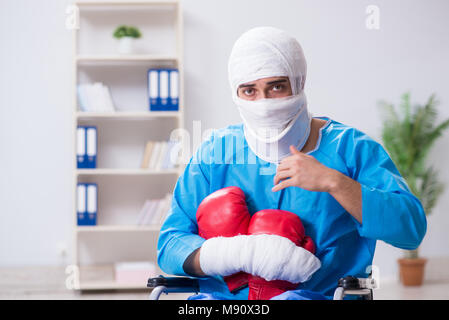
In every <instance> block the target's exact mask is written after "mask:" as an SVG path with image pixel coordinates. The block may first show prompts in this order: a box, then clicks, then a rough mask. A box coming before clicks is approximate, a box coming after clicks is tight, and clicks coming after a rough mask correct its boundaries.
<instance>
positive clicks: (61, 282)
mask: <svg viewBox="0 0 449 320" xmlns="http://www.w3.org/2000/svg"><path fill="white" fill-rule="evenodd" d="M66 279H67V275H66V274H65V268H63V267H27V268H0V299H1V300H5V299H35V300H40V299H52V300H54V299H56V300H67V299H70V300H73V299H76V300H78V299H95V300H104V299H107V300H123V299H126V300H128V299H132V300H145V299H148V294H149V291H146V290H142V291H100V292H99V291H96V292H90V291H87V292H78V291H73V290H69V289H67V288H66V286H65V281H66ZM189 295H190V294H170V295H162V296H161V299H163V300H168V299H170V300H185V299H186V298H187V297H188V296H189ZM374 298H375V299H378V300H395V299H401V300H407V299H423V300H426V299H444V300H448V299H449V282H438V281H428V282H426V283H425V284H424V285H423V286H421V287H403V286H402V285H400V284H399V283H397V282H387V283H385V282H384V283H381V288H380V289H378V290H376V291H374Z"/></svg>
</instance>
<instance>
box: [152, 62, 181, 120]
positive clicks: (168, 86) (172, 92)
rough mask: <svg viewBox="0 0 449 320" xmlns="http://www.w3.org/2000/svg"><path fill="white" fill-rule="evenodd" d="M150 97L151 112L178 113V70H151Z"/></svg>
mask: <svg viewBox="0 0 449 320" xmlns="http://www.w3.org/2000/svg"><path fill="white" fill-rule="evenodd" d="M148 97H149V104H150V111H178V110H179V71H178V69H149V70H148Z"/></svg>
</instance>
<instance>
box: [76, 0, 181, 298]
mask: <svg viewBox="0 0 449 320" xmlns="http://www.w3.org/2000/svg"><path fill="white" fill-rule="evenodd" d="M75 5H77V7H78V9H79V29H75V30H74V32H73V48H74V53H73V75H74V76H73V106H72V108H73V142H74V144H73V165H74V169H73V194H74V198H73V199H74V208H73V217H74V218H73V221H74V232H73V238H74V239H73V241H74V250H73V255H74V256H73V262H74V264H75V265H77V266H78V267H79V271H80V272H79V275H78V280H79V281H78V283H79V288H78V289H80V290H120V289H127V290H128V289H145V288H146V283H143V284H142V285H132V284H130V285H127V284H119V283H116V282H115V281H114V271H113V265H114V263H116V262H123V261H152V262H154V263H155V264H156V253H157V238H158V234H159V230H160V227H161V226H160V225H137V224H136V218H137V215H138V213H139V211H140V209H141V207H142V206H143V204H144V202H145V200H147V199H161V198H163V197H164V196H165V194H166V193H169V192H172V191H173V188H174V185H175V183H176V180H177V178H178V177H179V174H180V173H181V172H182V169H183V168H176V169H170V170H150V169H141V168H140V163H141V160H142V158H143V153H144V148H145V144H146V142H147V141H150V140H152V141H163V140H165V141H166V140H168V139H169V137H170V133H171V131H172V130H175V129H179V128H183V123H184V81H183V74H184V69H183V39H182V38H183V37H182V34H183V21H182V12H181V7H180V4H179V2H178V1H130V2H127V1H104V2H100V1H77V2H75ZM121 24H125V25H133V26H136V27H138V28H139V30H140V31H141V32H142V35H143V37H142V38H141V39H139V42H140V44H139V45H138V47H137V51H138V52H137V53H135V54H129V55H123V54H118V53H117V52H118V51H117V46H118V44H117V40H116V39H115V38H113V37H112V34H113V32H114V30H115V28H116V27H117V26H118V25H121ZM155 67H156V68H157V67H175V68H178V70H179V81H180V84H179V85H180V96H179V111H167V112H162V111H157V112H156V111H154V112H152V111H150V110H149V103H148V93H147V70H148V69H149V68H155ZM97 81H99V82H103V83H104V84H105V85H107V86H108V87H109V89H110V92H111V96H112V99H113V101H114V105H115V107H116V111H115V112H107V113H106V112H83V111H81V110H80V109H79V105H78V99H77V90H76V87H77V85H78V84H83V83H91V82H97ZM79 125H93V126H96V127H97V132H98V144H97V168H96V169H78V168H77V164H76V128H77V126H79ZM80 182H86V183H96V184H97V185H98V210H97V225H96V226H78V225H77V212H76V211H77V210H76V209H77V208H76V206H77V203H76V199H77V197H76V189H77V188H76V186H77V184H78V183H80ZM159 271H160V270H159ZM160 273H161V274H163V272H160Z"/></svg>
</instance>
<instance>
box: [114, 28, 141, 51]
mask: <svg viewBox="0 0 449 320" xmlns="http://www.w3.org/2000/svg"><path fill="white" fill-rule="evenodd" d="M113 35H114V38H116V39H118V40H119V47H118V51H119V53H121V54H129V53H133V51H134V42H135V40H136V39H138V38H140V37H141V36H142V34H141V33H140V31H139V29H137V28H136V27H133V26H126V25H120V26H118V27H117V28H116V29H115V31H114V34H113Z"/></svg>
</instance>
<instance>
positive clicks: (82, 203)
mask: <svg viewBox="0 0 449 320" xmlns="http://www.w3.org/2000/svg"><path fill="white" fill-rule="evenodd" d="M76 194H77V209H76V212H77V219H78V225H82V224H84V221H85V219H86V185H85V184H82V183H80V184H78V186H77V188H76Z"/></svg>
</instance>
